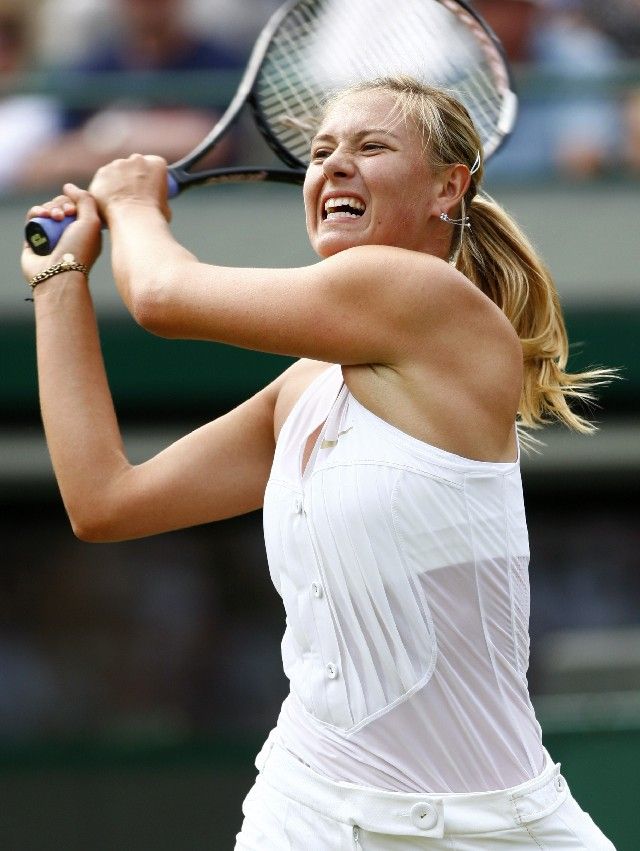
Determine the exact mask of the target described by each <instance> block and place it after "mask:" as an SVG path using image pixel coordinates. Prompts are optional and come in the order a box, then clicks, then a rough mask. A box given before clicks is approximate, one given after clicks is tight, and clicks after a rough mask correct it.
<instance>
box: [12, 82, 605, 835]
mask: <svg viewBox="0 0 640 851" xmlns="http://www.w3.org/2000/svg"><path fill="white" fill-rule="evenodd" d="M482 172H483V163H482V154H481V146H480V142H479V140H478V137H477V134H476V132H475V130H474V127H473V124H472V122H471V119H470V118H469V116H468V114H467V113H466V111H465V110H464V108H463V107H461V106H460V105H459V104H458V103H457V102H456V101H455V100H453V99H452V98H451V97H449V96H448V95H446V94H444V93H442V92H440V91H437V90H435V89H429V88H425V87H421V86H419V85H417V84H415V83H414V82H413V81H411V80H408V79H404V78H402V79H387V80H381V81H376V82H374V83H371V84H366V85H365V84H363V85H360V86H357V87H353V88H351V89H349V90H347V91H344V92H342V93H340V94H339V95H337V96H335V97H333V98H332V99H331V100H330V101H329V103H328V105H327V108H326V111H325V113H324V116H323V117H322V119H321V121H320V125H319V127H318V128H317V133H316V135H315V136H314V138H313V142H312V150H311V164H310V166H309V169H308V173H307V177H306V182H305V186H304V201H305V209H306V222H307V229H308V233H309V238H310V240H311V244H312V246H313V248H314V249H315V251H316V252H317V254H318V255H319V257H320V258H321V259H320V261H319V262H317V263H315V264H313V265H311V266H308V267H305V268H290V269H242V268H225V267H218V266H211V265H208V264H203V263H200V262H199V261H198V260H197V258H196V257H194V256H193V255H192V254H191V253H190V252H189V251H187V250H186V249H185V248H183V247H182V246H180V245H179V244H178V243H177V242H176V241H175V239H174V238H173V237H172V235H171V232H170V230H169V227H168V219H169V209H168V206H167V201H166V185H167V173H166V163H165V162H164V161H163V160H160V159H158V158H154V157H143V156H133V157H131V158H129V159H127V160H118V161H116V162H114V163H112V164H110V165H108V166H106V167H104V168H102V169H100V171H99V172H98V173H97V174H96V176H95V178H94V180H93V182H92V183H91V186H90V188H89V191H88V192H85V191H81V190H79V189H78V188H77V187H75V186H73V185H67V186H66V187H65V189H64V194H63V195H60V196H58V197H57V198H54V199H53V200H52V201H50V202H48V203H47V204H44V205H43V206H41V207H36V208H33V209H31V210H30V211H29V214H28V215H29V217H32V216H36V215H49V216H51V217H52V218H54V219H56V218H57V219H59V218H61V217H62V216H63V215H64V214H65V213H67V214H77V216H78V219H77V222H75V223H74V224H73V225H72V226H71V227H70V228H69V229H68V230H67V231H66V232H65V234H64V236H63V237H62V240H61V243H60V245H59V246H58V248H57V249H56V255H55V257H54V258H53V259H54V260H56V259H57V260H58V263H57V264H54V266H53V271H52V269H51V268H50V267H49V268H45V266H47V267H48V264H50V263H51V262H52V258H40V257H36V256H35V255H34V254H32V253H31V252H30V250H28V249H25V252H24V254H23V266H24V272H25V275H26V277H27V279H29V280H32V282H33V284H34V300H35V310H36V317H37V348H38V371H39V380H40V397H41V404H42V412H43V418H44V424H45V429H46V434H47V441H48V444H49V449H50V452H51V457H52V460H53V464H54V467H55V472H56V476H57V478H58V482H59V485H60V489H61V492H62V497H63V499H64V502H65V505H66V508H67V511H68V514H69V517H70V519H71V523H72V525H73V528H74V530H75V532H76V534H77V535H78V536H79V537H81V538H82V539H86V540H90V541H114V540H122V539H125V538H136V537H140V536H144V535H153V534H156V533H159V532H166V531H168V530H172V529H178V528H181V527H185V526H189V525H193V524H199V523H207V522H210V521H213V520H217V519H220V518H224V517H230V516H232V515H237V514H241V513H242V512H247V511H251V510H253V509H257V508H259V507H262V506H263V507H264V527H265V538H266V544H267V550H268V556H269V563H270V570H271V574H272V577H273V581H274V583H275V585H276V588H277V589H278V591H279V593H280V594H281V596H282V599H283V601H284V606H285V610H286V614H287V627H286V632H285V636H284V640H283V658H284V666H285V671H286V673H287V676H288V677H289V679H290V681H291V691H290V694H289V696H288V697H287V699H286V700H285V702H284V704H283V707H282V711H281V714H280V717H279V719H278V722H277V725H276V727H275V729H274V730H273V732H272V733H271V735H270V736H269V738H268V740H267V742H266V744H265V746H264V748H263V749H262V751H261V753H260V754H259V756H258V759H257V763H256V764H257V766H258V769H259V776H258V779H257V781H256V784H255V786H254V787H253V789H252V790H251V792H250V793H249V795H248V797H247V799H246V801H245V804H244V814H245V819H244V823H243V827H242V830H241V832H240V834H239V835H238V839H237V845H236V848H237V849H242V851H249V849H250V851H284V849H296V851H309V850H310V849H313V851H316V849H331V851H337V849H364V851H374V850H375V851H382V849H384V851H404V849H407V851H408V849H418V848H424V849H433V851H445V849H447V850H448V851H450V850H451V849H457V851H476V849H497V848H500V849H512V848H513V849H520V848H530V849H541V848H544V849H568V848H575V849H590V851H601V850H602V851H604V849H609V850H610V849H611V848H612V847H613V846H612V845H611V843H610V842H609V841H608V840H607V839H606V838H605V837H604V836H603V835H602V833H601V832H600V831H599V829H598V828H597V827H596V826H595V825H594V824H593V822H592V821H591V819H590V818H589V816H588V815H587V814H586V813H584V812H583V811H582V810H581V809H580V808H579V806H578V805H577V804H576V802H575V801H574V799H573V798H572V796H571V794H570V792H569V790H568V788H567V784H566V782H565V781H564V779H563V777H562V775H561V774H560V770H559V766H557V765H554V763H553V762H552V761H551V760H550V758H549V756H548V755H547V753H546V752H545V750H544V749H543V746H542V743H541V735H540V727H539V725H538V723H537V721H536V718H535V715H534V712H533V709H532V706H531V703H530V700H529V695H528V690H527V681H526V671H527V664H528V609H529V597H528V595H529V590H528V578H527V564H528V556H529V549H528V541H527V530H526V523H525V513H524V508H523V498H522V488H521V481H520V471H519V448H518V446H519V441H518V433H517V429H516V421H518V422H519V423H520V424H522V426H524V427H527V426H529V427H532V426H535V425H538V424H542V423H544V422H545V421H547V420H549V419H556V420H559V421H561V422H563V423H565V424H566V425H567V426H569V427H570V428H572V429H575V430H578V431H589V430H590V428H591V426H590V425H589V424H588V423H587V422H586V421H585V420H584V419H583V418H582V417H581V416H579V415H578V414H577V413H576V412H574V411H572V410H571V409H570V407H569V405H568V400H569V399H570V397H584V396H587V395H588V394H589V391H590V388H591V386H592V385H593V384H594V383H598V382H600V381H602V380H603V379H604V378H605V377H606V375H605V374H604V373H603V372H602V371H597V370H594V371H591V372H586V373H581V374H579V375H575V374H574V375H571V374H568V373H567V372H566V371H565V366H566V360H567V340H566V335H565V329H564V324H563V319H562V315H561V312H560V307H559V303H558V299H557V296H556V292H555V289H554V285H553V283H552V281H551V279H550V277H549V275H548V274H547V272H546V271H545V269H544V268H543V266H542V264H541V263H540V261H539V260H538V258H537V257H536V255H535V253H534V251H533V250H532V248H531V246H530V245H529V244H528V242H527V241H526V239H525V237H524V236H523V235H522V233H520V231H519V230H518V229H517V227H516V226H515V224H514V223H513V222H512V221H511V220H510V219H509V218H508V216H507V215H506V213H505V212H504V211H503V210H501V209H500V208H499V207H498V206H497V205H496V204H495V203H493V202H492V201H490V200H488V199H487V198H485V197H481V196H479V195H478V190H479V187H480V183H481V179H482ZM101 219H102V220H103V221H105V222H106V223H107V224H108V226H109V229H110V231H111V240H112V263H113V272H114V276H115V280H116V283H117V286H118V289H119V291H120V294H121V296H122V298H123V300H124V303H125V304H126V306H127V308H128V309H129V311H130V312H131V314H132V315H133V316H134V317H135V319H136V320H137V321H138V322H139V323H140V324H141V325H143V326H144V327H145V328H147V329H148V330H150V331H152V332H153V333H156V334H160V335H162V336H166V337H182V338H196V339H204V340H216V341H220V342H224V343H229V344H233V345H236V346H241V347H245V348H252V349H259V350H262V351H265V352H277V353H282V354H287V355H294V356H297V357H298V358H299V360H297V361H296V363H295V364H294V365H293V366H292V367H291V368H289V369H288V370H287V371H286V372H284V373H283V374H282V375H281V376H280V377H279V378H278V379H276V380H275V381H274V382H273V383H272V384H271V385H269V386H268V387H266V388H265V389H263V390H262V391H261V392H259V393H258V394H257V395H256V396H255V397H253V398H252V399H250V400H249V401H247V402H245V403H244V404H243V405H241V406H240V407H239V408H237V409H236V410H234V411H232V412H231V413H229V414H227V415H225V416H223V417H221V418H220V419H218V420H216V421H215V422H212V423H210V424H208V425H206V426H204V427H203V428H200V429H199V430H197V431H195V432H194V433H192V434H189V435H188V436H186V437H184V438H183V439H182V440H180V441H178V442H177V443H175V444H173V445H172V446H170V447H168V448H167V449H166V450H164V451H163V452H161V453H160V454H159V455H157V456H156V457H154V458H152V459H151V460H149V461H147V462H145V463H143V464H140V465H131V464H130V463H129V462H128V461H127V458H126V457H125V453H124V450H123V447H122V442H121V439H120V433H119V428H118V423H117V420H116V416H115V413H114V408H113V404H112V400H111V396H110V392H109V388H108V385H107V380H106V377H105V371H104V368H103V363H102V358H101V353H100V345H99V341H98V335H97V333H96V325H95V320H94V314H93V309H92V302H91V297H90V295H89V290H88V287H87V280H86V274H85V271H84V270H85V269H87V270H88V269H89V268H90V267H91V265H92V263H93V262H94V261H95V259H96V257H97V255H98V253H99V250H100V226H101ZM65 255H66V258H65ZM69 255H71V256H69ZM61 257H62V258H63V259H62V260H60V258H61ZM34 278H35V281H33V279H34Z"/></svg>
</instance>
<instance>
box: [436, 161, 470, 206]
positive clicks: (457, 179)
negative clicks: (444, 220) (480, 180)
mask: <svg viewBox="0 0 640 851" xmlns="http://www.w3.org/2000/svg"><path fill="white" fill-rule="evenodd" d="M470 183H471V173H470V171H469V168H468V166H466V165H464V164H462V163H456V165H452V166H449V167H448V168H447V169H446V170H445V171H444V172H443V173H442V177H441V180H440V188H439V191H438V193H437V195H436V198H435V204H436V205H437V207H438V210H437V214H438V215H440V213H450V212H451V211H452V210H453V211H455V210H456V208H457V207H458V204H459V203H460V201H461V200H462V199H463V198H464V196H465V194H466V192H467V189H468V188H469V184H470Z"/></svg>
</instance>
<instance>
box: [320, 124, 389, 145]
mask: <svg viewBox="0 0 640 851" xmlns="http://www.w3.org/2000/svg"><path fill="white" fill-rule="evenodd" d="M370 134H374V135H380V134H381V135H383V136H390V137H391V138H392V139H399V137H398V136H397V135H396V134H395V133H393V132H392V131H391V130H387V129H386V128H385V127H369V128H367V129H366V130H358V132H357V133H354V134H353V139H354V140H355V141H356V142H359V141H360V139H363V138H364V137H365V136H369V135H370ZM334 139H335V136H334V135H333V134H332V133H320V134H319V135H318V136H314V137H313V139H312V140H311V144H312V145H314V144H315V143H316V142H330V141H333V140H334Z"/></svg>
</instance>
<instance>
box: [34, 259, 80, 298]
mask: <svg viewBox="0 0 640 851" xmlns="http://www.w3.org/2000/svg"><path fill="white" fill-rule="evenodd" d="M61 272H82V274H83V275H86V276H87V277H88V276H89V269H88V268H87V266H85V265H84V263H77V262H76V258H75V257H74V256H73V254H63V255H62V260H60V261H59V262H58V263H54V265H53V266H49V268H48V269H45V270H44V271H43V272H39V273H38V274H37V275H34V276H33V278H31V280H30V281H29V286H30V287H31V289H32V290H34V289H35V288H36V287H37V286H38V284H41V283H42V282H43V281H46V280H47V278H53V276H54V275H59V274H60V273H61Z"/></svg>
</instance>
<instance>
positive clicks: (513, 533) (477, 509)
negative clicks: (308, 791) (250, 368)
mask: <svg viewBox="0 0 640 851" xmlns="http://www.w3.org/2000/svg"><path fill="white" fill-rule="evenodd" d="M321 423H324V426H323V428H322V431H321V433H320V436H319V438H318V440H317V443H316V445H315V448H314V451H313V453H312V455H311V458H310V460H309V462H308V464H307V468H306V470H305V471H304V474H303V473H302V471H301V462H302V453H303V449H304V446H305V443H306V441H307V438H308V437H309V435H310V434H311V433H313V432H314V430H315V429H316V428H317V427H318V426H319V425H320V424H321ZM264 527H265V540H266V546H267V553H268V557H269V567H270V571H271V576H272V579H273V582H274V584H275V586H276V588H277V590H278V592H279V593H280V595H281V596H282V599H283V602H284V606H285V611H286V616H287V626H286V631H285V635H284V638H283V642H282V655H283V661H284V668H285V673H286V674H287V676H288V677H289V679H290V682H291V693H290V695H289V697H288V698H287V699H286V700H285V703H284V705H283V708H282V712H281V715H280V718H279V720H278V725H277V740H278V742H279V743H280V744H281V745H282V746H283V747H285V748H286V749H287V750H289V751H290V752H291V753H293V754H294V755H295V756H297V757H298V758H299V759H300V760H301V761H302V762H304V763H306V764H307V765H309V766H310V767H311V768H313V769H314V770H315V771H317V772H319V773H321V774H324V775H325V776H328V777H329V778H332V779H334V780H341V781H346V782H351V783H359V784H362V785H365V786H371V787H376V788H381V789H388V790H392V791H403V792H414V791H425V792H477V791H485V790H493V789H504V788H508V787H511V786H515V785H516V784H519V783H522V782H524V781H526V780H528V779H530V778H532V777H535V776H536V775H537V774H538V773H539V772H540V771H541V769H542V765H543V761H544V752H543V748H542V743H541V735H540V727H539V725H538V723H537V721H536V718H535V714H534V712H533V709H532V706H531V703H530V700H529V695H528V688H527V681H526V670H527V665H528V655H529V645H528V617H529V590H528V574H527V566H528V558H529V550H528V537H527V528H526V521H525V514H524V505H523V498H522V485H521V480H520V470H519V464H518V462H514V463H489V462H480V461H472V460H468V459H464V458H461V457H459V456H456V455H453V454H451V453H448V452H444V451H442V450H440V449H437V448H435V447H432V446H430V445H428V444H426V443H424V442H422V441H420V440H417V439H416V438H413V437H411V436H409V435H407V434H405V433H404V432H401V431H400V430H399V429H397V428H395V427H393V426H392V425H390V424H389V423H387V422H385V421H383V420H381V419H380V418H379V417H377V416H375V415H374V414H373V413H372V412H371V411H369V410H367V409H366V408H365V407H363V405H361V404H360V403H359V402H358V401H357V400H356V399H355V398H354V397H353V395H352V394H351V393H350V392H349V390H348V388H347V387H346V385H345V384H344V383H343V379H342V371H341V369H340V367H339V366H338V365H336V366H333V367H330V368H328V369H327V371H326V372H324V373H323V374H322V375H321V376H319V377H318V378H317V379H316V380H315V381H314V382H313V383H312V384H311V385H310V387H309V388H307V390H306V391H305V393H304V394H303V395H302V396H301V398H300V399H299V401H298V403H297V404H296V406H295V407H294V409H293V411H292V412H291V414H290V416H289V417H288V419H287V421H286V423H285V424H284V427H283V429H282V432H281V434H280V437H279V440H278V445H277V448H276V453H275V457H274V463H273V469H272V472H271V477H270V480H269V483H268V486H267V491H266V495H265V502H264Z"/></svg>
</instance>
